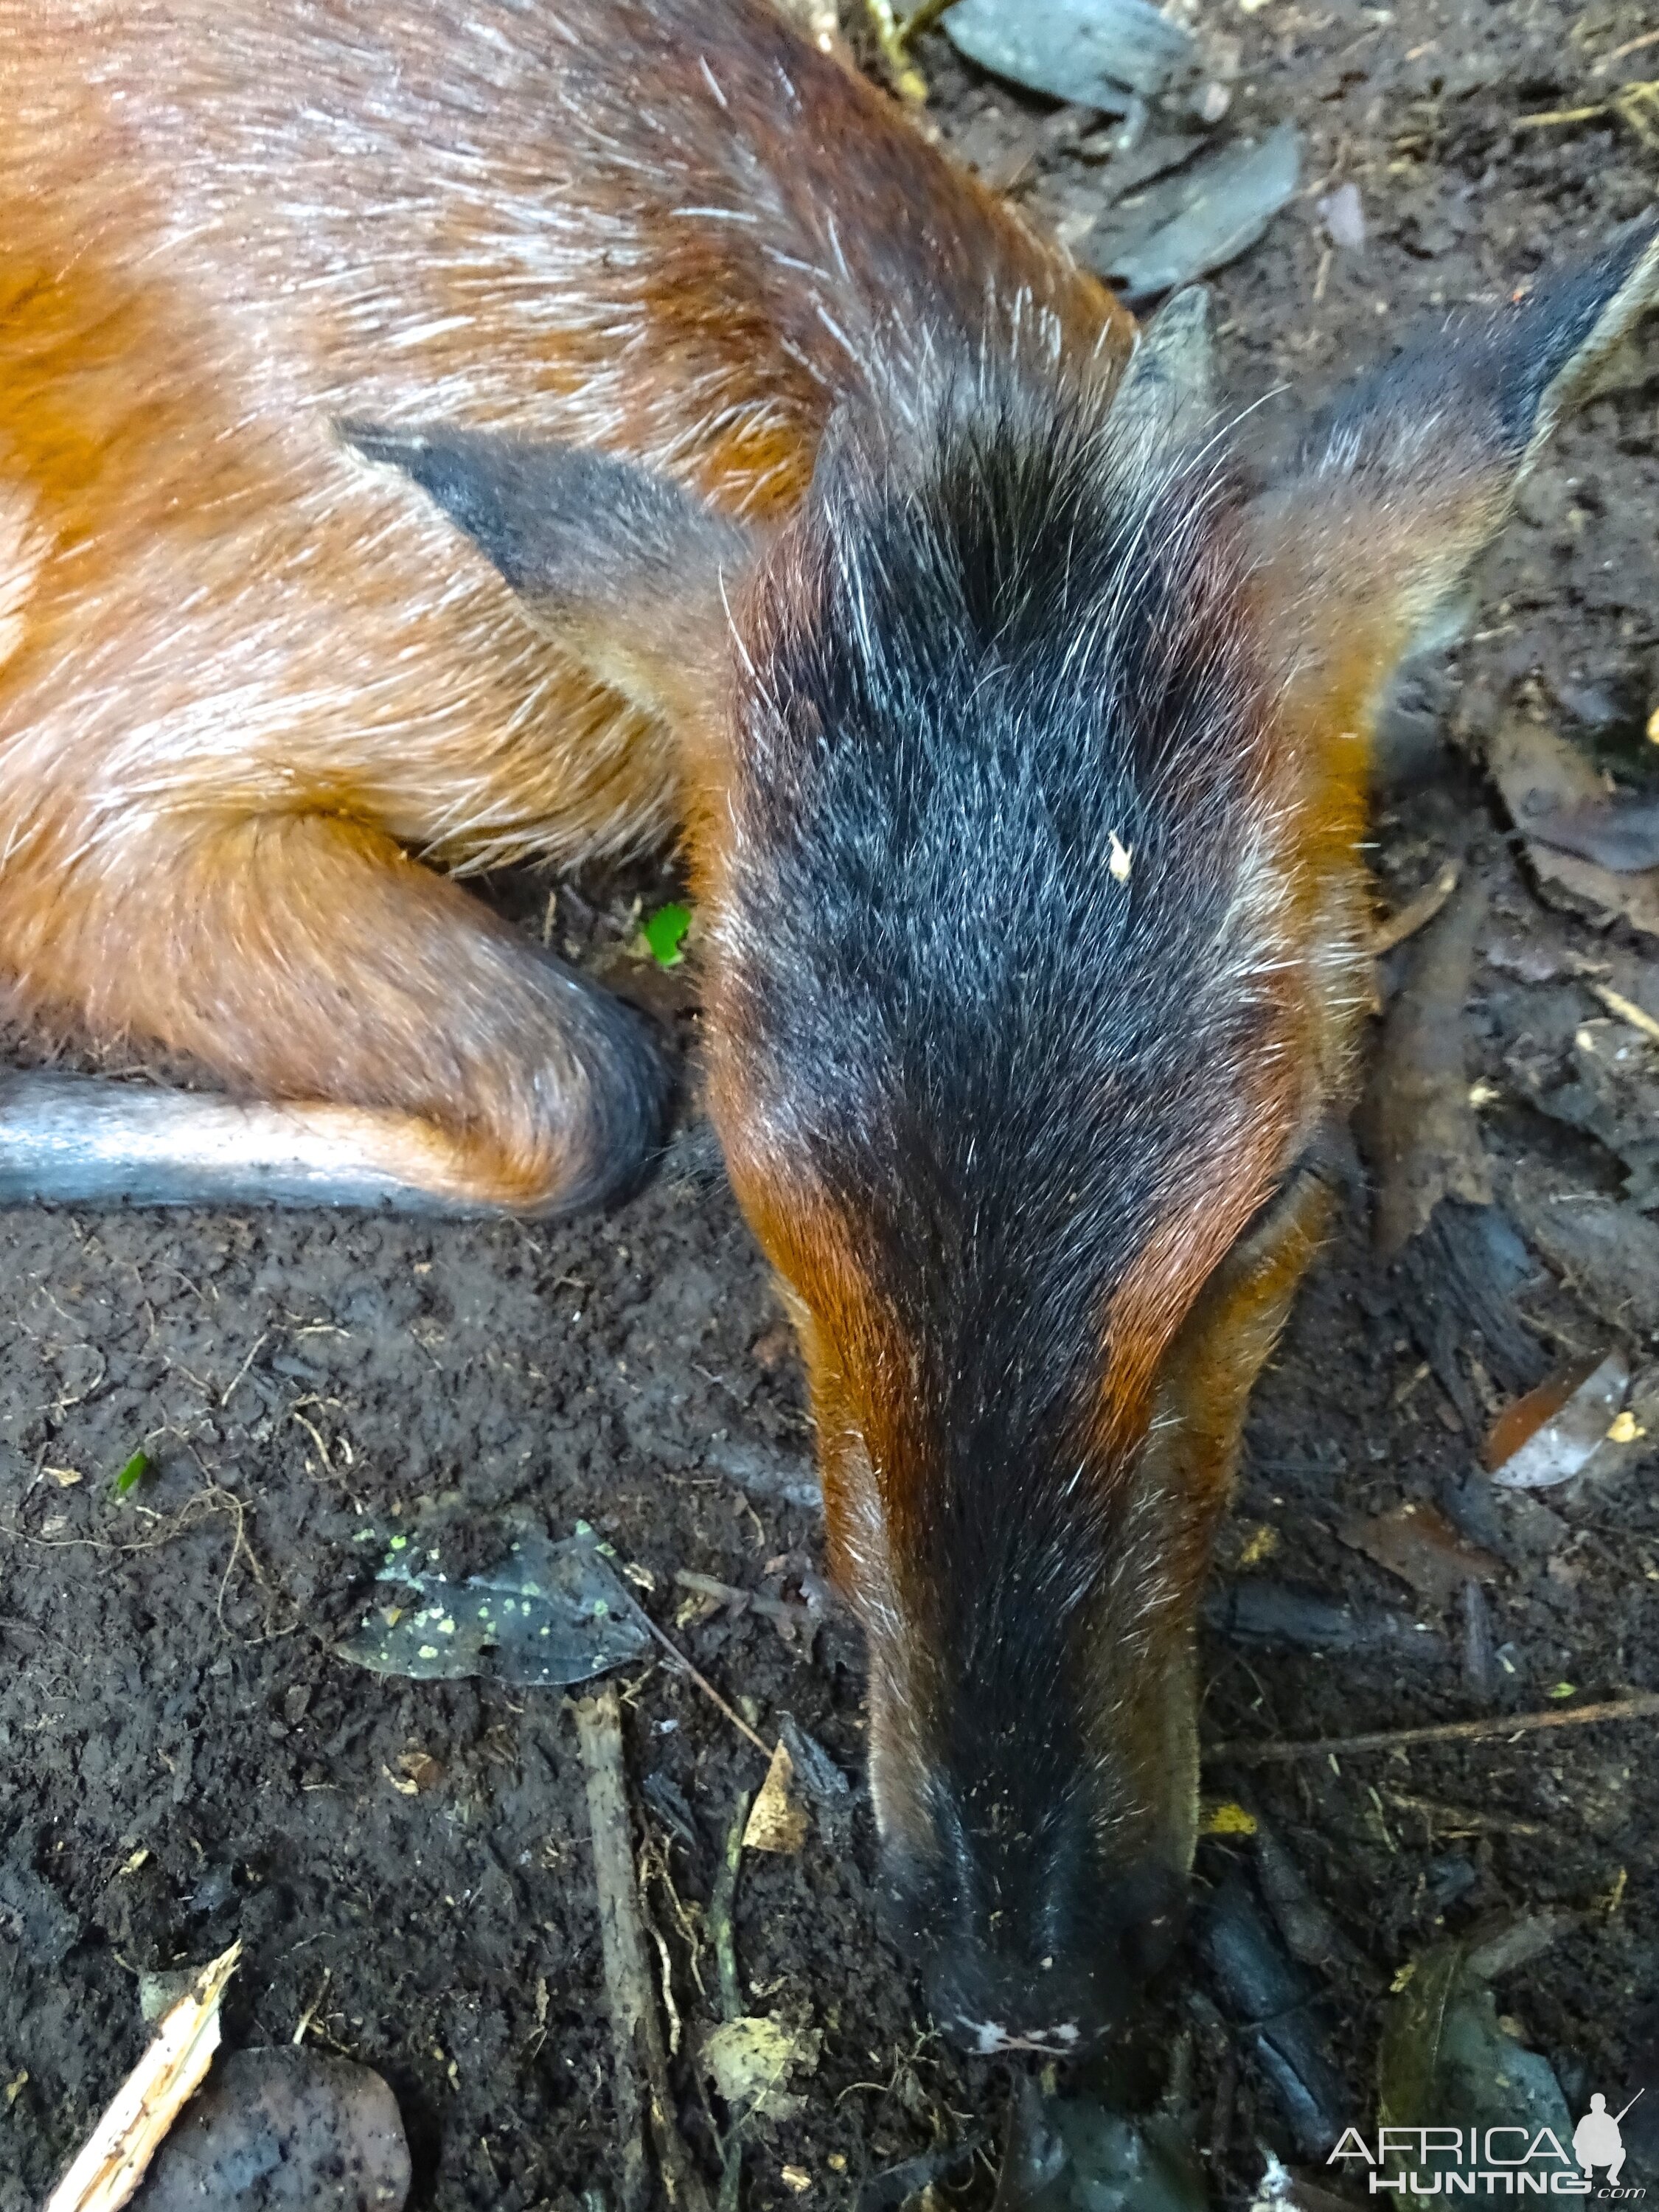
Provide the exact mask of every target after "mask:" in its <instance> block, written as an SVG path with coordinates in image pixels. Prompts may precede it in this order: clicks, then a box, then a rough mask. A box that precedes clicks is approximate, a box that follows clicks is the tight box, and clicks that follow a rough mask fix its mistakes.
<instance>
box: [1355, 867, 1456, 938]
mask: <svg viewBox="0 0 1659 2212" xmlns="http://www.w3.org/2000/svg"><path fill="white" fill-rule="evenodd" d="M1461 872H1462V870H1461V866H1460V864H1459V862H1457V861H1456V860H1448V861H1447V863H1446V865H1445V866H1444V867H1443V868H1442V870H1441V871H1440V872H1439V874H1438V875H1437V876H1436V877H1435V878H1434V880H1433V881H1432V883H1428V884H1424V886H1423V888H1422V890H1420V891H1418V892H1416V893H1414V894H1413V896H1412V897H1410V898H1408V899H1407V901H1406V903H1405V905H1404V906H1402V907H1401V908H1397V909H1396V911H1395V913H1393V914H1391V915H1389V918H1388V920H1387V921H1379V922H1378V923H1377V925H1376V928H1375V929H1374V930H1373V931H1372V932H1371V942H1370V954H1371V957H1372V959H1373V960H1380V959H1381V958H1382V957H1383V954H1384V953H1385V952H1392V951H1394V948H1395V945H1403V944H1404V943H1405V942H1406V939H1407V938H1408V937H1415V936H1416V934H1417V933H1418V931H1419V929H1422V928H1425V927H1426V926H1427V925H1428V924H1429V923H1430V922H1431V921H1433V920H1434V918H1435V916H1436V915H1437V914H1438V913H1439V911H1440V909H1441V908H1442V907H1443V906H1444V904H1445V903H1446V901H1447V900H1448V899H1449V897H1450V896H1451V895H1452V893H1453V892H1454V891H1455V890H1456V889H1457V878H1458V876H1459V874H1460V873H1461Z"/></svg>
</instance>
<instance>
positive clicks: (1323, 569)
mask: <svg viewBox="0 0 1659 2212" xmlns="http://www.w3.org/2000/svg"><path fill="white" fill-rule="evenodd" d="M1656 295H1659V226H1656V224H1655V223H1654V222H1653V221H1652V219H1651V218H1644V221H1643V222H1642V223H1641V224H1640V225H1639V226H1638V228H1637V229H1636V231H1635V233H1634V234H1632V235H1627V236H1626V238H1624V239H1623V240H1620V243H1619V244H1618V245H1617V246H1613V248H1612V249H1611V250H1610V251H1609V252H1607V253H1605V254H1603V255H1602V256H1601V258H1599V259H1597V260H1595V261H1594V262H1591V263H1589V264H1587V265H1585V266H1583V267H1582V268H1579V269H1576V270H1571V271H1569V272H1568V273H1567V274H1566V275H1565V276H1559V277H1555V278H1553V279H1551V280H1549V281H1547V282H1546V283H1541V284H1540V285H1539V286H1538V287H1537V288H1536V289H1534V291H1532V292H1530V293H1529V294H1528V296H1527V298H1526V299H1525V300H1524V301H1522V302H1521V304H1520V305H1519V306H1517V307H1510V308H1506V309H1504V310H1503V311H1501V312H1500V313H1497V314H1494V315H1492V316H1489V317H1486V318H1485V319H1480V320H1478V321H1475V320H1470V321H1466V322H1463V323H1462V324H1461V325H1453V326H1452V327H1450V328H1449V329H1448V330H1447V331H1444V332H1443V333H1442V334H1441V335H1440V336H1438V337H1434V338H1431V339H1430V340H1428V341H1426V342H1425V343H1421V344H1419V345H1418V346H1415V347H1413V349H1410V350H1409V351H1407V352H1406V353H1405V354H1402V355H1401V357H1400V358H1399V359H1398V360H1397V361H1395V362H1394V363H1392V364H1391V366H1389V368H1385V369H1383V370H1381V371H1380V372H1378V373H1377V374H1375V375H1373V376H1371V377H1370V378H1369V379H1367V380H1365V381H1364V382H1363V383H1361V384H1359V385H1358V386H1354V387H1353V388H1352V389H1351V390H1350V391H1349V392H1346V394H1344V395H1342V396H1340V397H1339V398H1338V399H1337V400H1336V402H1335V403H1334V405H1333V406H1332V407H1331V408H1330V409H1329V410H1328V411H1327V413H1326V415H1325V416H1324V417H1323V418H1322V421H1321V422H1319V423H1318V424H1317V426H1316V429H1315V430H1314V432H1313V433H1312V434H1311V435H1310V437H1309V439H1308V440H1307V441H1306V442H1305V443H1304V447H1303V450H1302V453H1301V456H1300V458H1299V459H1298V460H1297V463H1296V465H1294V466H1293V467H1292V468H1291V470H1290V471H1288V472H1287V473H1286V474H1285V476H1284V477H1283V478H1282V479H1281V480H1280V481H1279V482H1278V483H1275V484H1274V485H1273V487H1272V489H1269V490H1268V491H1267V492H1266V493H1265V494H1263V495H1261V497H1260V498H1258V499H1257V500H1256V501H1255V502H1254V503H1253V505H1252V506H1251V507H1250V509H1249V516H1248V525H1249V533H1250V537H1251V539H1252V542H1253V550H1254V593H1255V611H1256V617H1257V626H1258V632H1259V635H1261V638H1262V640H1263V641H1264V643H1265V645H1266V647H1267V654H1268V659H1269V664H1270V666H1271V667H1272V669H1273V671H1274V672H1275V673H1276V675H1277V676H1278V678H1279V680H1280V682H1281V683H1282V684H1283V685H1284V686H1285V693H1286V698H1287V704H1288V706H1289V709H1290V711H1291V714H1292V716H1293V718H1295V719H1297V720H1304V721H1305V722H1306V723H1307V724H1309V725H1310V726H1311V727H1314V728H1319V729H1322V730H1325V731H1329V732H1336V731H1346V732H1353V733H1354V734H1356V735H1359V736H1367V735H1369V733H1370V728H1371V725H1372V720H1373V719H1374V716H1375V713H1376V707H1377V705H1378V703H1379V702H1380V699H1381V696H1382V694H1383V690H1384V688H1385V686H1386V684H1387V683H1388V680H1389V677H1390V676H1391V675H1392V674H1393V672H1394V671H1395V667H1396V666H1397V665H1398V664H1399V663H1400V662H1401V660H1403V659H1406V658H1407V657H1408V656H1409V655H1410V654H1412V653H1416V652H1419V651H1424V650H1426V649H1428V648H1429V647H1431V646H1433V645H1436V644H1439V643H1443V642H1445V641H1448V640H1449V638H1450V637H1452V636H1454V635H1455V634H1456V632H1457V630H1458V629H1459V628H1461V626H1462V623H1461V617H1462V597H1463V585H1464V582H1465V579H1466V577H1467V574H1468V569H1469V568H1470V565H1471V563H1472V562H1474V558H1475V556H1476V555H1477V554H1478V553H1480V550H1482V548H1483V547H1485V546H1486V544H1488V543H1489V541H1490V540H1491V539H1492V538H1493V537H1494V536H1495V535H1496V534H1497V532H1498V527H1499V526H1500V525H1501V524H1502V522H1503V520H1504V516H1505V514H1506V513H1507V512H1508V509H1509V504H1510V496H1511V495H1512V493H1513V491H1514V489H1515V487H1516V483H1518V482H1519V481H1520V479H1521V477H1522V475H1523V474H1524V473H1525V471H1526V470H1527V469H1528V466H1529V465H1531V462H1532V460H1533V459H1534V455H1535V454H1536V453H1537V451H1538V449H1539V447H1541V445H1542V444H1543V443H1544V441H1546V440H1547V438H1548V436H1549V435H1550V433H1551V432H1552V431H1553V429H1554V428H1555V426H1556V424H1557V422H1559V420H1560V418H1561V416H1562V415H1563V413H1564V412H1565V410H1567V409H1568V408H1569V407H1571V406H1572V405H1573V404H1576V403H1577V401H1578V400H1580V399H1582V398H1583V397H1584V396H1585V394H1586V393H1587V392H1588V391H1589V390H1590V389H1591V388H1592V387H1593V386H1594V384H1595V379H1596V374H1597V372H1598V371H1599V370H1600V369H1601V367H1602V365H1603V364H1604V362H1606V360H1607V356H1608V355H1609V354H1610V353H1611V352H1612V351H1613V349H1614V348H1615V347H1616V346H1617V345H1618V343H1620V340H1621V339H1622V338H1624V337H1626V334H1627V333H1628V332H1629V331H1631V329H1632V327H1633V325H1635V323H1636V322H1637V320H1638V318H1639V317H1640V316H1641V314H1642V313H1643V312H1644V309H1646V308H1648V307H1651V306H1653V305H1654V304H1655V301H1656Z"/></svg>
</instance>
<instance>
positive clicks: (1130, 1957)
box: [910, 1863, 1186, 2058]
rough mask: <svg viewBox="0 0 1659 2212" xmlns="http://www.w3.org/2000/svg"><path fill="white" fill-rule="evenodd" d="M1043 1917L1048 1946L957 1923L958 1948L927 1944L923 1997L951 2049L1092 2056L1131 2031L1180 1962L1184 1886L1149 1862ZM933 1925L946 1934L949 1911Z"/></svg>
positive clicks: (1172, 1872)
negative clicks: (1155, 1988)
mask: <svg viewBox="0 0 1659 2212" xmlns="http://www.w3.org/2000/svg"><path fill="white" fill-rule="evenodd" d="M1000 1918H1001V1917H1000V1916H999V1919H1000ZM1042 1920H1043V1921H1045V1922H1048V1923H1051V1924H1050V1925H1049V1926H1048V1928H1047V1929H1046V1930H1045V1933H1046V1934H1047V1935H1049V1936H1052V1942H1051V1944H1050V1945H1049V1948H1039V1944H1038V1942H1035V1941H1031V1940H1026V1941H1021V1940H1020V1931H1019V1930H1018V1929H1009V1928H1007V1927H1006V1924H1000V1925H986V1926H983V1927H977V1928H972V1929H963V1928H962V1927H961V1923H960V1919H959V1918H958V1919H957V1935H956V1939H955V1940H954V1941H953V1940H950V1939H949V1938H944V1939H941V1938H939V1937H938V1936H935V1937H934V1938H933V1941H931V1942H924V1944H923V1945H922V1947H921V1972H922V1986H923V1992H924V1995H925V1996H926V1998H927V2006H928V2009H929V2011H930V2012H931V2014H932V2015H933V2019H934V2021H936V2022H937V2024H938V2026H939V2029H940V2031H941V2032H942V2033H944V2034H945V2035H946V2036H948V2037H949V2038H950V2039H951V2041H952V2042H953V2043H955V2044H957V2045H959V2046H960V2047H961V2048H963V2049H964V2050H966V2051H971V2052H974V2053H976V2054H977V2055H979V2056H981V2057H992V2056H994V2055H997V2054H1000V2053H1014V2054H1018V2053H1020V2052H1030V2053H1032V2054H1034V2055H1036V2056H1037V2057H1043V2058H1083V2057H1088V2056H1089V2055H1090V2054H1091V2052H1092V2051H1096V2050H1097V2049H1098V2047H1099V2046H1100V2045H1101V2044H1102V2043H1103V2042H1104V2041H1105V2040H1106V2039H1107V2038H1108V2037H1109V2036H1110V2035H1111V2034H1113V2033H1115V2031H1117V2030H1118V2029H1120V2028H1121V2027H1124V2026H1126V2025H1127V2022H1128V2021H1130V2020H1131V2019H1132V2018H1133V2015H1134V2013H1135V2011H1136V2008H1137V2007H1138V2006H1139V2002H1140V1999H1141V1996H1142V1993H1143V1991H1144V1990H1145V1987H1146V1984H1147V1983H1148V1982H1149V1981H1151V1980H1152V1979H1153V1978H1154V1977H1155V1976H1156V1975H1158V1973H1159V1972H1162V1971H1163V1969H1164V1967H1166V1966H1168V1965H1169V1963H1170V1960H1172V1959H1173V1957H1174V1956H1175V1954H1176V1950H1177V1949H1178V1948H1179V1946H1180V1942H1181V1939H1182V1932H1183V1929H1184V1927H1185V1923H1186V1883H1185V1881H1184V1879H1183V1877H1182V1875H1180V1874H1179V1873H1177V1872H1176V1869H1174V1868H1172V1867H1170V1866H1167V1865H1162V1864H1157V1863H1148V1864H1146V1865H1144V1866H1139V1867H1135V1868H1133V1869H1128V1870H1127V1871H1125V1872H1123V1873H1121V1874H1119V1875H1113V1876H1109V1877H1107V1878H1105V1879H1103V1881H1101V1883H1100V1884H1099V1885H1098V1887H1097V1889H1096V1890H1095V1891H1094V1893H1092V1895H1080V1896H1079V1897H1078V1899H1076V1901H1075V1904H1074V1905H1073V1906H1072V1907H1071V1908H1070V1909H1069V1910H1067V1911H1056V1910H1054V1907H1053V1905H1052V1901H1051V1904H1050V1907H1049V1910H1048V1911H1046V1912H1044V1913H1043V1914H1042ZM924 1924H925V1923H924ZM913 1925H914V1923H913ZM932 1925H933V1928H934V1929H940V1928H949V1927H950V1926H951V1914H950V1913H949V1911H944V1912H942V1913H940V1914H939V1915H938V1916H937V1917H933V1922H932ZM910 1948H912V1949H913V1950H914V1949H915V1948H917V1947H916V1946H915V1944H914V1943H913V1944H912V1946H911V1947H910Z"/></svg>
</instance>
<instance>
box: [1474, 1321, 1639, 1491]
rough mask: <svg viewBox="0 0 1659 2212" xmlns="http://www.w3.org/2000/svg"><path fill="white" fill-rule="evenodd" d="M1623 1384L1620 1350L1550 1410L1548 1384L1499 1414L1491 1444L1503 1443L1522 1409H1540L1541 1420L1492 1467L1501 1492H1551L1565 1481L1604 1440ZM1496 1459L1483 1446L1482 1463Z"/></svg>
mask: <svg viewBox="0 0 1659 2212" xmlns="http://www.w3.org/2000/svg"><path fill="white" fill-rule="evenodd" d="M1629 1385H1630V1365H1629V1363H1628V1361H1627V1360H1626V1358H1625V1355H1624V1353H1623V1352H1609V1353H1608V1354H1607V1358H1605V1359H1604V1360H1603V1361H1602V1362H1601V1365H1600V1366H1599V1367H1596V1368H1594V1369H1592V1370H1591V1371H1590V1373H1589V1375H1587V1376H1584V1377H1583V1380H1582V1381H1580V1382H1579V1383H1577V1385H1576V1387H1575V1388H1574V1389H1573V1390H1572V1392H1571V1395H1569V1396H1568V1397H1566V1398H1565V1399H1564V1400H1561V1401H1559V1402H1558V1403H1557V1404H1556V1406H1554V1407H1549V1406H1548V1403H1547V1393H1548V1391H1549V1386H1548V1385H1547V1384H1541V1385H1540V1387H1539V1389H1538V1390H1536V1391H1534V1392H1530V1393H1528V1397H1527V1398H1524V1399H1522V1400H1521V1401H1520V1402H1519V1405H1517V1406H1515V1407H1510V1408H1509V1410H1508V1413H1507V1414H1506V1415H1500V1417H1499V1420H1498V1424H1497V1425H1495V1426H1494V1431H1493V1441H1494V1443H1499V1444H1500V1445H1501V1443H1507V1442H1508V1440H1509V1436H1510V1433H1511V1432H1512V1431H1513V1429H1514V1427H1515V1425H1516V1424H1515V1421H1514V1419H1513V1417H1514V1416H1515V1415H1516V1413H1519V1412H1520V1411H1521V1409H1522V1407H1528V1406H1530V1405H1534V1404H1536V1405H1538V1406H1540V1407H1541V1418H1540V1419H1537V1420H1536V1422H1535V1423H1534V1425H1532V1427H1531V1429H1530V1431H1529V1433H1528V1434H1527V1435H1526V1437H1525V1440H1524V1441H1523V1442H1522V1443H1518V1444H1516V1446H1515V1447H1514V1448H1513V1449H1510V1450H1509V1451H1508V1452H1506V1453H1505V1454H1504V1456H1503V1457H1502V1458H1501V1459H1498V1463H1497V1464H1496V1465H1495V1466H1492V1480H1493V1481H1494V1482H1496V1483H1498V1484H1500V1485H1501V1486H1502V1487H1503V1488H1504V1489H1505V1490H1551V1489H1553V1488H1554V1486H1556V1484H1557V1483H1561V1482H1567V1481H1570V1480H1571V1478H1572V1477H1573V1476H1574V1475H1575V1474H1577V1473H1578V1472H1579V1470H1580V1469H1581V1468H1583V1466H1584V1465H1585V1464H1586V1462H1588V1461H1589V1459H1590V1458H1591V1457H1592V1456H1593V1455H1594V1454H1595V1450H1596V1449H1597V1447H1598V1446H1599V1445H1601V1443H1605V1442H1606V1441H1607V1431H1608V1430H1609V1429H1610V1428H1611V1427H1612V1425H1613V1421H1614V1419H1615V1418H1616V1417H1617V1415H1618V1413H1619V1410H1620V1407H1621V1406H1622V1405H1623V1404H1624V1402H1625V1393H1626V1389H1628V1388H1629ZM1497 1456H1498V1455H1497V1453H1496V1452H1495V1451H1492V1449H1491V1448H1490V1447H1489V1459H1488V1464H1489V1465H1490V1464H1491V1463H1492V1459H1494V1458H1497Z"/></svg>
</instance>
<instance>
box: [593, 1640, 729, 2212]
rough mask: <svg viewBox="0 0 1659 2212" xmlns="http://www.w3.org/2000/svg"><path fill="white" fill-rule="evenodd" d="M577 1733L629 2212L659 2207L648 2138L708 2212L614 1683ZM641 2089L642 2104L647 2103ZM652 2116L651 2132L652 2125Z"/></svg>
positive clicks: (678, 2192)
mask: <svg viewBox="0 0 1659 2212" xmlns="http://www.w3.org/2000/svg"><path fill="white" fill-rule="evenodd" d="M576 1734H577V1735H578V1737H579V1739H580V1743H581V1752H582V1765H583V1767H584V1768H585V1770H586V1778H587V1818H588V1821H589V1824H590V1826H592V1832H593V1875H594V1880H595V1882H596V1884H597V1886H598V1889H599V1938H600V1942H601V1945H602V1947H603V1949H604V1954H605V1995H606V1997H607V1999H608V2001H609V2003H610V2007H611V2046H612V2050H613V2052H614V2054H615V2061H616V2067H615V2081H614V2089H613V2093H614V2096H615V2099H616V2106H617V2124H618V2126H619V2128H620V2130H621V2134H622V2142H621V2145H620V2151H621V2161H620V2163H621V2172H620V2176H619V2179H620V2182H621V2191H620V2195H621V2200H622V2205H623V2212H650V2207H651V2205H652V2204H653V2203H654V2201H655V2192H654V2190H653V2185H652V2177H651V2165H650V2160H649V2158H648V2156H647V2134H648V2136H649V2139H650V2142H651V2144H652V2145H653V2147H654V2148H655V2151H656V2154H657V2170H658V2172H659V2173H660V2174H661V2176H662V2185H663V2193H664V2195H665V2197H667V2199H668V2201H669V2203H671V2204H673V2205H677V2206H683V2207H684V2212H709V2204H708V2191H706V2190H705V2189H704V2187H703V2185H702V2179H700V2177H699V2176H698V2174H697V2172H696V2169H695V2168H694V2166H692V2163H691V2154H690V2152H689V2151H688V2150H687V2149H686V2147H685V2144H684V2141H683V2140H682V2138H681V2136H680V2131H679V2130H678V2127H677V2126H676V2125H675V2123H674V2101H673V2095H672V2093H671V2090H670V2087H669V2084H668V2057H667V2053H666V2051H665V2049H664V2045H663V2036H662V2022H661V2021H660V2020H659V2018H658V2016H657V2001H656V1996H655V1994H654V1992H653V1990H652V1987H651V1969H650V1966H649V1964H648V1954H647V1950H646V1942H645V1927H644V1923H643V1921H642V1918H641V1912H640V1892H639V1884H638V1881H636V1879H635V1873H634V1836H633V1829H632V1827H631V1826H630V1824H629V1814H628V1774H627V1770H626V1768H625V1767H624V1766H623V1741H622V1711H621V1707H620V1705H619V1704H618V1701H617V1690H616V1685H615V1684H614V1683H611V1682H607V1683H606V1684H605V1687H604V1688H603V1689H602V1690H599V1692H596V1694H595V1695H594V1696H592V1697H591V1698H582V1699H578V1700H577V1704H576ZM641 2090H643V2093H644V2097H643V2104H642V2103H641ZM647 2116H648V2126H647Z"/></svg>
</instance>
